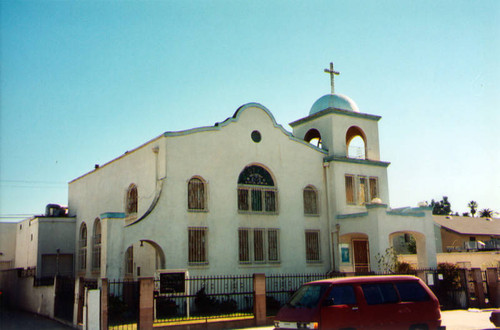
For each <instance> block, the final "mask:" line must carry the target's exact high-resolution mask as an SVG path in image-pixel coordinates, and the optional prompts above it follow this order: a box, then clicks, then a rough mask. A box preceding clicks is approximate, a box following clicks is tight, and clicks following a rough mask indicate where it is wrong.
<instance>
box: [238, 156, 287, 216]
mask: <svg viewBox="0 0 500 330" xmlns="http://www.w3.org/2000/svg"><path fill="white" fill-rule="evenodd" d="M238 211H240V212H252V213H271V214H275V213H278V190H277V189H276V187H275V185H274V180H273V178H272V176H271V174H270V173H269V172H268V171H267V170H266V169H264V168H263V167H262V166H258V165H250V166H247V167H245V168H244V169H243V171H241V173H240V175H239V177H238Z"/></svg>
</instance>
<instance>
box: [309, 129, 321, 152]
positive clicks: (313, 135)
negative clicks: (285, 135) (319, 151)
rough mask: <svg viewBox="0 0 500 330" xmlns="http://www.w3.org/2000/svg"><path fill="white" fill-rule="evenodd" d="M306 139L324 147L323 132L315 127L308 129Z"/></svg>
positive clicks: (319, 146)
mask: <svg viewBox="0 0 500 330" xmlns="http://www.w3.org/2000/svg"><path fill="white" fill-rule="evenodd" d="M304 140H305V141H306V142H309V143H310V144H312V145H314V146H316V147H318V148H323V142H322V141H321V134H320V133H319V131H318V130H317V129H315V128H312V129H310V130H309V131H307V133H306V135H305V136H304Z"/></svg>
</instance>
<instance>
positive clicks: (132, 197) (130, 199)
mask: <svg viewBox="0 0 500 330" xmlns="http://www.w3.org/2000/svg"><path fill="white" fill-rule="evenodd" d="M126 213H127V214H134V213H137V186H136V185H135V184H131V185H130V186H129V188H128V191H127V208H126Z"/></svg>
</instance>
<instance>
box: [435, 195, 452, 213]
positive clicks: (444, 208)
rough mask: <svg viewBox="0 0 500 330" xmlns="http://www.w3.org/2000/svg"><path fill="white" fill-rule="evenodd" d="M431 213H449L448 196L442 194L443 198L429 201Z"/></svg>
mask: <svg viewBox="0 0 500 330" xmlns="http://www.w3.org/2000/svg"><path fill="white" fill-rule="evenodd" d="M431 207H432V214H434V215H450V214H451V213H452V211H451V203H450V202H449V201H448V196H443V199H442V200H441V201H439V202H436V201H435V200H432V201H431Z"/></svg>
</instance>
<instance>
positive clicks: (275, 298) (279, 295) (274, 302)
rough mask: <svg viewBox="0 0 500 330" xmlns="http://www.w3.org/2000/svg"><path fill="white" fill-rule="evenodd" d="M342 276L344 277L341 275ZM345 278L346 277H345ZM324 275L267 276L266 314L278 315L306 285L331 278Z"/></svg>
mask: <svg viewBox="0 0 500 330" xmlns="http://www.w3.org/2000/svg"><path fill="white" fill-rule="evenodd" d="M339 276H342V275H339ZM344 276H345V275H344ZM330 277H333V276H330V275H329V274H327V273H323V274H273V275H268V276H266V313H267V315H276V313H277V312H278V310H279V309H280V308H281V306H283V305H284V304H285V303H286V302H287V300H288V299H289V298H290V296H291V295H292V294H293V293H294V292H295V291H297V289H298V288H299V287H300V286H301V285H302V284H304V283H307V282H311V281H317V280H323V279H325V278H330Z"/></svg>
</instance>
